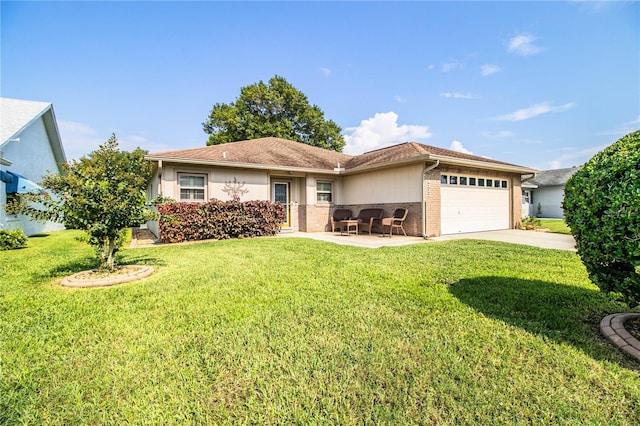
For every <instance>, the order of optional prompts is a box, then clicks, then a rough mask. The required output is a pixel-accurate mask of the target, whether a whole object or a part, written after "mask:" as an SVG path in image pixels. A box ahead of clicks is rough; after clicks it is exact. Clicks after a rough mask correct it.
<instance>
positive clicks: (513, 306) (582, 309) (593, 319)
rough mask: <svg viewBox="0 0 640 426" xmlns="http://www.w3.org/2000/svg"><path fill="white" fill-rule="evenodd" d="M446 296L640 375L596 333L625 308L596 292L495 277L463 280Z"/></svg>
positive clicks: (634, 365)
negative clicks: (613, 314)
mask: <svg viewBox="0 0 640 426" xmlns="http://www.w3.org/2000/svg"><path fill="white" fill-rule="evenodd" d="M449 291H450V293H451V294H452V295H454V296H455V297H456V298H458V299H459V300H460V301H461V302H463V303H465V304H466V305H468V306H470V307H472V308H473V309H475V310H477V311H478V312H481V313H482V314H484V315H486V316H488V317H491V318H495V319H497V320H500V321H504V322H505V323H507V324H510V325H513V326H516V327H520V328H522V329H524V330H526V331H528V332H530V333H532V334H535V335H539V336H544V337H545V338H550V339H553V340H555V341H557V342H562V343H568V344H570V345H572V346H574V347H576V348H578V349H579V350H581V351H582V352H584V353H586V354H588V355H589V356H591V357H592V358H594V359H597V360H603V361H604V360H606V361H610V362H615V363H618V364H620V365H622V366H624V367H626V368H630V369H634V370H640V366H638V364H637V363H636V362H634V361H632V360H630V359H629V358H628V357H626V356H625V355H624V354H623V353H622V352H621V351H619V350H618V349H616V348H614V346H613V345H611V344H610V343H609V342H608V341H606V340H605V338H604V337H602V336H601V334H600V331H599V324H600V321H601V320H602V318H604V317H605V316H606V315H608V314H610V313H613V312H621V311H625V310H628V309H629V308H628V307H627V306H626V305H624V304H622V303H620V302H617V301H615V300H613V299H612V298H611V297H610V296H608V295H607V294H605V293H602V292H600V291H598V290H592V289H587V288H581V287H576V286H570V285H563V284H559V283H553V282H548V281H540V280H527V279H518V278H507V277H497V276H487V277H476V278H465V279H461V280H459V281H457V282H456V283H454V284H453V285H451V286H450V288H449Z"/></svg>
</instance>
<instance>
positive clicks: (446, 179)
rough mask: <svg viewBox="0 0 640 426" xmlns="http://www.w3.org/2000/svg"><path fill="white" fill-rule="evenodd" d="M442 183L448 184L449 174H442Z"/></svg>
mask: <svg viewBox="0 0 640 426" xmlns="http://www.w3.org/2000/svg"><path fill="white" fill-rule="evenodd" d="M440 183H441V184H445V185H446V184H447V183H449V176H447V175H440Z"/></svg>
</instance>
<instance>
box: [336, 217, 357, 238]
mask: <svg viewBox="0 0 640 426" xmlns="http://www.w3.org/2000/svg"><path fill="white" fill-rule="evenodd" d="M345 232H346V235H347V236H349V235H351V234H354V235H358V221H357V220H355V219H347V220H341V221H340V235H345Z"/></svg>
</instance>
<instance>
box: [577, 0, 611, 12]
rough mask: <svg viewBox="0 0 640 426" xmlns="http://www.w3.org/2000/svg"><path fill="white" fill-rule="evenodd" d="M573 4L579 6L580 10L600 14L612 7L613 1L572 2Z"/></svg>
mask: <svg viewBox="0 0 640 426" xmlns="http://www.w3.org/2000/svg"><path fill="white" fill-rule="evenodd" d="M571 2H572V3H576V4H577V5H579V7H580V10H581V11H583V12H588V13H592V14H595V13H599V12H602V11H603V10H605V9H606V8H608V7H609V6H610V5H611V3H612V2H611V0H603V1H599V0H571Z"/></svg>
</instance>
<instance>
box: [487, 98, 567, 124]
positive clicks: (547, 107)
mask: <svg viewBox="0 0 640 426" xmlns="http://www.w3.org/2000/svg"><path fill="white" fill-rule="evenodd" d="M574 106H576V104H575V102H569V103H566V104H564V105H551V103H550V102H542V103H539V104H535V105H531V106H530V107H527V108H522V109H519V110H517V111H514V112H511V113H509V114H504V115H499V116H497V117H494V119H495V120H499V121H522V120H528V119H530V118H533V117H536V116H538V115H541V114H546V113H549V112H563V111H566V110H568V109H571V108H573V107H574Z"/></svg>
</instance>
